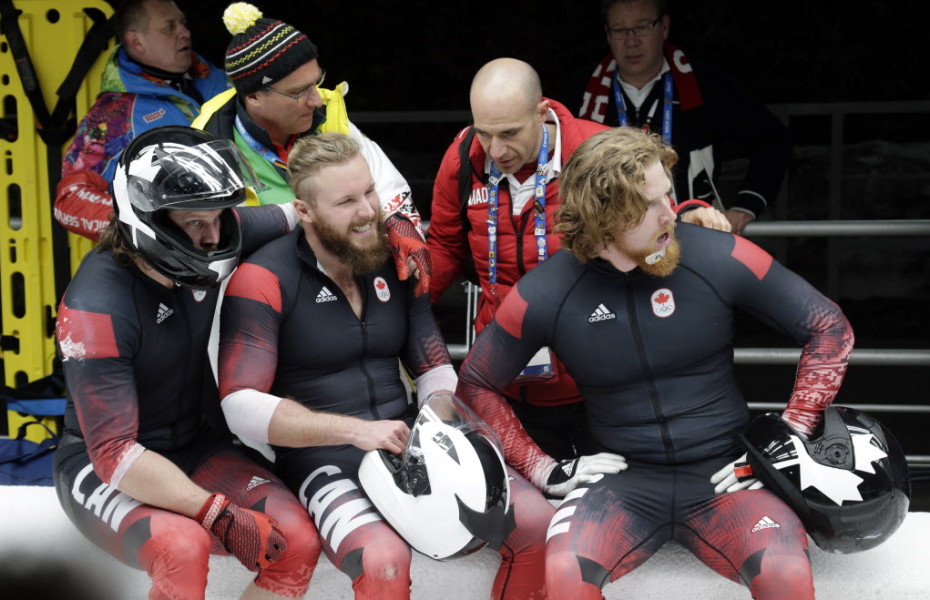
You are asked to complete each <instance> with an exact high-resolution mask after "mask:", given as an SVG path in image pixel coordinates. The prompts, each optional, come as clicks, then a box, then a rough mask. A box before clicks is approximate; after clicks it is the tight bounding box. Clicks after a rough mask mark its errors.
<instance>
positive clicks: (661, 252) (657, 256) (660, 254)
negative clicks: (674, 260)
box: [645, 246, 665, 265]
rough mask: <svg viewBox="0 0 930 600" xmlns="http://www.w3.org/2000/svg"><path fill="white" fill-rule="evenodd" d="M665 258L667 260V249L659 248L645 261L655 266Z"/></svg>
mask: <svg viewBox="0 0 930 600" xmlns="http://www.w3.org/2000/svg"><path fill="white" fill-rule="evenodd" d="M663 258H665V247H664V246H663V247H662V248H659V249H658V250H656V251H655V252H653V253H652V254H650V255H649V256H647V257H646V259H645V260H646V264H647V265H654V264H656V263H657V262H659V261H660V260H662V259H663Z"/></svg>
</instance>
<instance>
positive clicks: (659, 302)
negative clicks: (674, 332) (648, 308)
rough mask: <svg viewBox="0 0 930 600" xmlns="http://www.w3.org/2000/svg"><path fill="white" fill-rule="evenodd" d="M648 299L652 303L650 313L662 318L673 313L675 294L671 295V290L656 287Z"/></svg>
mask: <svg viewBox="0 0 930 600" xmlns="http://www.w3.org/2000/svg"><path fill="white" fill-rule="evenodd" d="M649 300H650V303H651V304H652V314H654V315H655V316H657V317H659V318H662V319H664V318H665V317H670V316H672V315H673V314H674V313H675V296H673V295H672V290H670V289H668V288H662V289H658V290H656V291H654V292H653V293H652V297H651V298H650V299H649Z"/></svg>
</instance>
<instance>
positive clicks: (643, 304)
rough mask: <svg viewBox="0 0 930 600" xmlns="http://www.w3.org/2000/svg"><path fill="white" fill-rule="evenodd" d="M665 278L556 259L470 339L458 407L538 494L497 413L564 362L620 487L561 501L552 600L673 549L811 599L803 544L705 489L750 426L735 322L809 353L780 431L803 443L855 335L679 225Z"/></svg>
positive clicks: (792, 525)
mask: <svg viewBox="0 0 930 600" xmlns="http://www.w3.org/2000/svg"><path fill="white" fill-rule="evenodd" d="M678 232H679V238H680V240H681V245H682V259H681V264H680V265H679V266H678V268H677V269H676V270H675V271H674V272H673V273H672V274H671V275H669V276H668V277H663V278H657V277H652V276H648V275H646V274H644V273H643V272H642V271H640V270H639V269H634V270H633V271H631V272H629V273H622V272H620V271H618V270H616V269H615V268H613V267H612V266H611V265H610V264H609V263H607V262H605V261H603V260H600V259H595V260H592V261H589V262H588V263H586V264H582V263H580V262H579V261H578V260H577V259H575V258H574V256H573V255H571V254H570V253H568V252H559V253H557V254H555V255H553V256H552V257H550V258H549V260H547V261H546V262H545V263H544V264H542V265H540V266H539V267H538V268H536V269H535V270H533V271H532V272H530V273H529V274H527V275H526V277H524V278H523V279H522V280H521V281H520V283H519V284H518V286H517V287H516V290H515V291H514V292H513V293H511V294H510V295H509V296H508V297H507V298H506V299H505V300H504V303H503V304H502V305H501V308H500V309H499V310H498V312H497V315H496V316H495V320H494V322H493V323H491V325H489V326H488V327H487V328H486V329H485V331H484V332H483V333H482V334H481V335H480V336H479V337H478V339H477V341H476V344H475V346H474V347H473V348H472V350H471V352H470V354H469V356H468V358H467V359H466V360H465V363H464V364H463V366H462V369H461V371H460V374H459V377H460V378H459V395H460V396H461V397H462V398H463V399H464V400H465V401H466V402H467V403H468V404H469V405H470V406H471V407H472V408H474V409H475V410H476V411H477V412H478V414H479V415H480V416H481V417H482V418H484V420H485V421H487V422H488V423H489V424H490V425H491V426H492V427H493V428H494V429H495V430H496V432H497V433H498V435H499V436H500V437H501V440H502V442H503V444H504V450H505V455H506V458H507V461H508V463H509V464H511V465H513V466H514V467H516V468H517V470H518V471H520V472H521V473H522V474H523V475H524V476H525V477H527V478H528V479H529V480H530V481H532V482H533V483H535V484H536V485H537V486H539V487H543V486H544V485H545V483H546V478H547V476H548V474H549V472H550V471H551V469H552V466H553V464H554V461H553V460H552V459H551V458H550V457H548V456H546V455H544V454H543V453H542V452H541V451H540V450H539V448H537V447H536V446H535V445H534V444H533V443H532V442H531V441H530V440H529V439H528V437H527V435H526V433H525V432H524V431H523V429H522V428H521V427H520V425H519V423H518V422H517V420H516V418H515V417H514V414H513V412H512V411H511V409H510V407H509V405H508V404H507V403H506V402H504V401H503V400H502V398H501V393H502V392H503V390H504V389H506V386H507V384H508V383H509V381H510V380H511V378H513V377H514V375H515V374H517V373H518V372H519V371H520V369H521V367H522V366H523V364H525V363H526V360H527V359H528V358H529V357H530V356H531V355H532V354H533V353H534V352H535V351H536V349H537V348H539V347H540V346H543V345H549V346H550V347H551V348H552V349H553V350H554V351H555V352H557V353H558V355H559V356H560V357H562V360H563V362H564V363H565V366H566V368H567V369H568V371H569V373H571V375H572V376H573V377H574V379H575V381H576V382H577V383H578V388H579V390H580V391H581V394H582V396H583V397H584V402H585V405H586V408H587V414H588V418H589V422H590V426H591V430H592V432H593V434H594V436H595V438H596V439H597V442H598V443H599V445H600V446H601V448H602V449H603V450H607V451H611V452H615V453H618V454H621V455H623V456H625V457H626V458H627V460H628V462H629V464H630V468H629V470H627V471H623V472H621V473H619V474H618V475H609V476H605V477H603V478H602V479H601V480H599V481H597V482H595V483H593V484H591V485H590V486H588V487H582V488H579V489H577V490H575V491H574V492H572V493H571V494H569V496H568V497H567V498H566V500H565V502H564V503H563V504H562V505H561V507H560V508H559V510H558V511H557V512H556V516H555V517H554V518H553V520H552V523H551V524H550V529H549V541H548V545H547V548H546V573H547V584H548V586H549V593H550V594H551V595H552V596H553V597H557V598H600V597H601V596H600V587H601V586H603V585H604V584H605V583H606V582H607V581H608V578H609V579H610V580H614V579H616V578H618V577H620V576H621V575H623V574H625V573H627V572H629V571H631V570H632V569H634V568H636V567H637V566H639V565H640V564H642V563H643V562H644V561H645V560H646V559H647V558H648V557H649V556H650V555H652V554H653V553H654V552H655V551H656V550H657V549H658V548H659V547H661V546H662V544H664V543H665V542H666V541H667V540H669V539H675V540H677V541H679V542H680V543H682V544H683V545H684V546H686V547H687V548H689V549H690V550H691V551H692V552H694V553H695V554H696V555H697V556H698V557H699V558H700V559H701V560H702V561H703V562H704V563H705V564H708V565H709V566H710V567H711V568H713V569H714V570H716V571H717V572H718V573H720V574H722V575H724V576H726V577H728V578H730V579H732V580H734V581H741V582H743V583H744V584H746V585H748V586H750V589H751V590H752V593H753V595H754V596H756V597H757V598H773V597H784V598H803V597H812V596H813V586H812V582H811V576H810V565H809V562H808V559H807V556H806V554H805V551H806V548H807V538H806V536H805V532H804V529H803V526H802V525H801V524H800V521H799V520H798V519H797V518H796V516H795V515H794V514H793V513H792V512H791V510H790V509H789V508H788V507H787V506H786V505H785V504H784V503H782V502H781V501H780V500H778V499H777V498H776V497H775V496H774V495H773V494H772V493H771V492H769V491H767V490H764V489H763V490H752V491H739V492H734V493H730V494H723V495H720V496H715V495H714V490H713V485H712V484H711V483H710V482H709V479H710V476H711V475H712V474H713V473H715V472H716V471H718V470H719V469H721V468H722V467H724V466H725V465H726V464H728V463H729V462H732V461H733V460H734V459H735V458H736V457H738V456H739V455H740V454H741V453H742V452H743V450H742V448H741V446H740V444H739V441H738V437H737V436H738V435H739V433H740V432H741V431H742V429H743V428H744V427H745V426H746V424H747V423H748V420H749V411H748V408H747V406H746V402H745V400H744V399H743V397H742V394H741V393H740V390H739V389H738V387H737V384H736V381H735V378H734V375H733V364H732V363H733V348H732V336H733V313H734V309H735V308H740V309H743V310H747V311H749V312H750V313H752V314H755V315H756V316H758V317H759V318H761V319H763V320H764V321H766V322H768V323H771V324H772V325H773V326H775V327H777V328H778V329H779V330H781V331H783V332H785V333H786V334H788V335H790V336H791V337H792V338H793V339H794V340H795V341H797V342H798V343H802V344H804V350H803V352H802V354H801V358H800V363H799V366H798V372H797V378H796V381H795V386H794V391H793V393H792V395H791V399H790V400H789V402H788V408H787V410H786V411H785V415H784V416H785V418H787V419H789V420H790V422H791V423H792V424H793V425H794V426H795V427H796V428H797V429H799V430H801V431H804V432H806V433H809V432H810V430H811V429H812V428H813V427H814V425H815V424H816V423H817V422H818V420H819V418H820V416H821V414H822V411H823V408H824V407H825V406H826V405H828V404H829V403H830V402H832V400H833V398H834V396H835V395H836V392H837V390H838V388H839V386H840V383H841V382H842V379H843V376H844V374H845V370H846V364H847V360H848V356H849V353H850V352H851V350H852V343H853V335H852V331H851V329H850V327H849V324H848V322H847V321H846V318H845V317H844V316H843V314H842V312H841V311H840V309H839V308H838V307H837V306H836V305H834V304H833V303H832V302H830V301H829V300H828V299H826V298H824V297H823V296H822V295H821V294H820V293H819V292H817V291H816V290H815V289H814V288H813V287H811V286H810V285H809V284H808V283H806V282H805V281H804V280H803V279H801V278H800V277H798V276H797V275H795V274H794V273H792V272H790V271H788V270H787V269H785V268H784V267H782V266H781V265H780V264H778V263H777V262H775V261H774V260H773V259H772V257H771V256H770V255H768V254H767V253H766V252H764V251H763V250H761V249H760V248H759V247H757V246H756V245H754V244H752V243H751V242H749V241H747V240H745V239H743V238H741V237H738V236H734V235H731V234H725V233H721V232H717V231H711V230H707V229H703V228H700V227H695V226H691V225H687V224H683V225H680V226H679V228H678Z"/></svg>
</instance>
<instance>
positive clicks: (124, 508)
mask: <svg viewBox="0 0 930 600" xmlns="http://www.w3.org/2000/svg"><path fill="white" fill-rule="evenodd" d="M237 211H238V213H237V214H238V216H239V220H240V224H241V227H242V236H243V240H244V242H243V245H244V248H243V250H244V251H249V250H251V249H254V248H255V247H256V246H257V245H258V244H260V243H262V242H264V241H267V240H269V239H271V238H273V237H277V236H280V235H281V234H283V233H284V232H286V231H287V229H288V225H287V221H286V219H285V216H284V213H282V212H281V210H280V209H279V208H278V207H270V206H269V207H261V208H255V209H237ZM218 296H219V287H216V288H211V289H208V290H205V291H195V290H192V289H189V288H186V287H176V288H174V289H169V288H166V287H165V286H163V285H161V284H160V283H158V282H156V281H155V280H154V279H152V278H151V277H149V276H148V275H146V274H145V273H143V272H142V271H140V270H139V269H138V268H136V267H134V266H132V267H122V266H119V265H118V264H117V263H116V261H115V260H114V259H113V256H112V254H111V253H110V251H109V250H107V251H104V252H91V253H89V254H88V255H87V257H86V258H85V259H84V262H83V263H82V264H81V267H80V268H79V269H78V272H77V273H76V274H75V276H74V279H73V281H72V282H71V284H70V285H69V287H68V289H67V291H66V292H65V295H64V298H63V299H62V302H61V306H60V308H59V312H58V324H57V338H58V347H59V351H60V354H61V357H62V361H63V363H62V364H63V368H64V374H65V379H66V382H67V387H68V396H69V397H68V405H67V410H66V413H65V434H64V436H63V440H62V443H61V445H60V446H59V448H58V450H57V452H56V454H55V465H54V474H55V485H56V489H57V491H58V498H59V500H60V502H61V505H62V507H63V508H64V510H65V513H67V515H68V517H69V518H70V519H71V520H72V521H73V522H74V523H75V525H77V527H78V529H80V530H81V532H82V533H83V534H84V535H85V536H87V537H88V538H89V539H90V540H91V541H93V542H94V543H95V544H97V545H98V546H100V547H101V548H103V549H104V550H106V551H107V552H109V553H110V554H112V555H113V556H115V557H116V558H118V559H119V560H121V561H123V562H125V563H126V564H128V565H130V566H133V567H137V568H142V569H144V570H146V571H147V572H148V573H149V575H150V576H151V578H152V589H151V592H150V594H149V597H150V598H153V599H155V598H183V599H197V598H203V597H204V593H205V590H206V585H207V569H208V559H209V554H210V552H211V546H212V550H213V551H222V546H220V545H219V542H218V540H217V539H216V538H215V537H213V536H212V535H211V534H210V533H209V532H208V531H207V530H206V529H204V528H203V527H201V525H200V523H198V522H197V521H196V520H194V519H192V518H189V517H187V516H184V515H181V514H178V513H174V512H170V511H167V510H164V509H161V508H157V507H153V506H150V505H146V504H142V503H140V502H139V501H138V500H135V499H134V498H132V497H130V496H128V495H127V494H125V493H122V492H120V491H119V489H118V486H119V482H120V481H121V479H122V477H123V475H124V474H125V473H126V471H127V470H128V469H130V468H131V467H132V465H133V464H134V463H135V460H136V459H137V458H138V457H139V456H140V455H141V454H142V453H143V452H145V451H152V452H157V453H159V454H161V455H162V456H164V457H166V458H167V459H168V460H170V461H171V462H173V463H174V464H176V465H177V466H178V467H179V468H180V469H181V470H182V471H184V473H186V474H187V475H188V476H189V477H190V478H191V479H192V480H193V481H194V482H195V483H197V484H199V485H200V486H201V487H203V488H204V489H206V490H208V491H211V492H218V493H222V494H225V495H226V496H227V497H228V498H229V499H230V500H231V501H232V502H234V503H236V504H238V505H240V506H243V507H245V508H249V509H252V510H257V511H261V512H265V513H267V514H269V515H271V516H273V517H274V518H275V519H276V520H277V521H278V523H279V525H280V527H281V530H282V531H283V533H284V534H285V537H286V539H287V550H286V552H285V553H284V554H283V555H282V557H281V560H279V561H278V562H275V563H272V564H271V565H270V566H269V567H268V568H266V569H263V570H262V571H260V572H259V573H258V575H257V577H256V580H255V582H256V583H257V584H258V585H259V586H260V587H262V588H264V589H266V590H269V591H271V592H274V593H276V594H280V595H283V596H289V597H295V598H298V597H301V596H303V594H304V593H305V592H306V590H307V587H308V585H309V582H310V577H311V575H312V574H313V569H314V567H315V566H316V561H317V559H318V558H319V552H320V545H319V541H318V536H317V533H316V529H315V528H314V526H313V524H312V522H310V520H309V519H308V518H307V516H306V513H305V511H303V509H302V507H301V506H300V504H298V503H297V501H296V499H295V498H294V497H293V494H291V492H290V490H288V489H287V487H286V486H285V485H284V484H283V483H282V482H281V481H280V480H279V479H278V478H277V477H275V476H274V475H273V474H272V473H271V472H270V471H269V470H268V469H266V468H264V467H262V466H259V465H258V464H257V463H255V462H253V461H251V460H249V458H248V457H247V456H246V455H245V454H243V453H242V452H241V451H240V450H239V449H237V448H236V447H234V446H233V444H232V443H231V440H230V438H229V435H228V433H226V434H225V435H223V434H221V433H219V429H218V428H216V429H215V428H213V427H212V426H211V425H210V424H209V423H208V422H207V420H205V418H204V415H205V413H209V412H210V411H211V409H210V405H211V404H212V405H213V407H214V409H215V411H214V412H215V414H217V415H218V414H219V411H218V403H219V399H218V397H217V391H216V386H215V384H213V377H212V373H210V369H209V364H208V361H207V342H208V339H209V336H210V328H211V323H212V321H213V315H214V311H215V309H216V303H217V299H218Z"/></svg>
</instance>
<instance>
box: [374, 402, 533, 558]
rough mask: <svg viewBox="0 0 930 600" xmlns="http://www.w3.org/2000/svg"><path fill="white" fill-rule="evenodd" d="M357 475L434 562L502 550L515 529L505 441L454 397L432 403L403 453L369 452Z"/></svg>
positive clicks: (426, 406)
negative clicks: (488, 549) (485, 550)
mask: <svg viewBox="0 0 930 600" xmlns="http://www.w3.org/2000/svg"><path fill="white" fill-rule="evenodd" d="M358 475H359V480H360V482H361V484H362V488H363V489H364V490H365V493H366V495H367V496H368V498H369V499H370V500H371V502H372V503H373V504H374V505H375V508H377V509H378V511H379V512H380V513H381V515H382V516H383V517H384V518H385V519H386V520H387V522H388V523H390V524H391V526H392V527H394V529H395V530H396V531H397V532H398V533H399V534H400V535H401V536H402V537H403V538H404V539H405V540H406V541H407V542H408V543H409V544H410V545H411V546H412V547H413V548H414V549H415V550H417V551H419V552H421V553H423V554H425V555H427V556H429V557H431V558H434V559H437V560H445V559H449V558H455V557H458V556H464V555H466V554H470V553H472V552H474V551H476V550H479V549H481V548H483V547H484V546H485V545H488V544H490V545H491V546H492V547H494V548H499V547H500V545H501V544H502V543H503V541H504V540H505V539H506V538H507V536H508V535H509V534H510V532H511V531H512V530H513V528H514V526H515V522H514V515H513V511H512V510H511V508H510V481H509V479H508V477H507V468H506V466H505V463H504V457H503V453H502V452H501V447H500V442H499V441H498V439H497V436H495V435H494V433H493V431H491V429H490V427H488V425H487V424H486V423H484V421H482V420H481V419H480V418H479V417H478V416H477V415H476V414H475V413H474V412H473V411H472V410H470V409H469V408H468V407H467V406H465V405H464V404H463V403H462V402H461V400H459V399H458V398H456V397H455V396H449V395H441V396H433V397H431V398H429V399H428V400H427V401H426V402H425V403H424V404H423V406H422V408H421V409H420V413H419V415H418V416H417V419H416V421H415V423H414V425H413V427H412V428H411V430H410V438H409V440H408V442H407V449H406V451H405V452H404V454H403V456H400V457H398V456H395V455H393V454H390V453H388V452H386V451H384V450H375V451H371V452H368V453H367V454H366V455H365V458H364V459H363V460H362V464H361V466H360V468H359V472H358Z"/></svg>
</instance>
